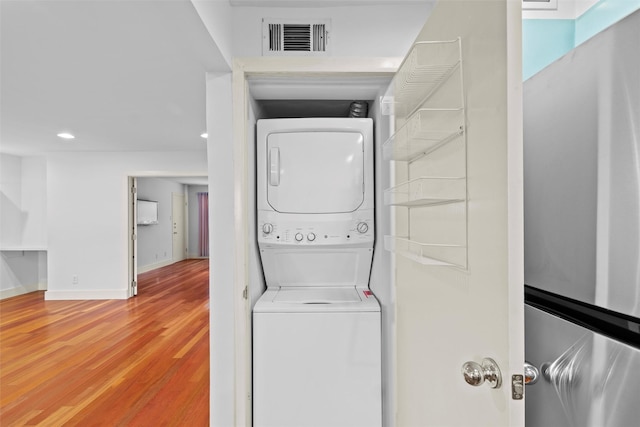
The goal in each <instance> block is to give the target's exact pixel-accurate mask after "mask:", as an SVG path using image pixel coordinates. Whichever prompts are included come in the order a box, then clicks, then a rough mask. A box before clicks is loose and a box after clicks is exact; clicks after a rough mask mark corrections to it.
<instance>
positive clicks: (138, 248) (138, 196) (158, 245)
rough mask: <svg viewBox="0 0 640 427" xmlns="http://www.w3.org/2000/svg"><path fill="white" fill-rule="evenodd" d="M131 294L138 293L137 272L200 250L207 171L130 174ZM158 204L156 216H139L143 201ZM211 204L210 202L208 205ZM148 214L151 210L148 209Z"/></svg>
mask: <svg viewBox="0 0 640 427" xmlns="http://www.w3.org/2000/svg"><path fill="white" fill-rule="evenodd" d="M128 185H129V190H128V193H129V204H128V205H129V208H128V218H129V219H128V224H129V226H128V228H127V229H128V236H127V241H128V245H129V257H128V263H129V268H128V271H129V296H130V297H132V296H135V295H136V294H137V281H138V274H142V273H146V272H148V271H152V270H155V269H158V268H161V267H165V266H168V265H171V264H174V263H176V262H179V261H182V260H185V259H191V258H207V257H206V256H202V255H201V252H200V251H199V240H200V238H199V234H200V230H199V228H200V227H201V224H200V221H199V218H198V215H199V211H200V203H201V202H200V201H199V200H198V196H197V195H198V193H201V192H208V177H207V176H206V175H205V174H198V175H197V176H196V175H193V176H191V175H186V174H185V175H181V176H166V175H150V174H140V175H138V176H131V177H129V178H128ZM142 200H144V201H145V202H144V204H145V205H149V204H151V205H155V206H156V210H157V211H156V217H155V218H152V219H151V220H150V219H149V218H148V217H145V218H144V219H143V218H140V215H141V211H140V210H139V208H140V203H141V202H140V201H142ZM207 207H208V206H207ZM147 216H148V213H147Z"/></svg>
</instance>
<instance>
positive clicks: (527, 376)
mask: <svg viewBox="0 0 640 427" xmlns="http://www.w3.org/2000/svg"><path fill="white" fill-rule="evenodd" d="M539 378H540V371H539V370H538V368H536V367H535V366H533V365H532V364H531V363H529V362H527V361H525V362H524V384H525V385H533V384H535V383H537V382H538V379H539Z"/></svg>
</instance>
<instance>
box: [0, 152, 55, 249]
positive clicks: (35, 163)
mask: <svg viewBox="0 0 640 427" xmlns="http://www.w3.org/2000/svg"><path fill="white" fill-rule="evenodd" d="M46 174H47V163H46V159H45V158H44V157H20V156H13V155H10V154H0V197H1V200H0V246H2V247H4V248H6V247H21V248H24V247H44V246H45V245H46V216H45V212H46V199H47V194H46Z"/></svg>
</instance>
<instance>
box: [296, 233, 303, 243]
mask: <svg viewBox="0 0 640 427" xmlns="http://www.w3.org/2000/svg"><path fill="white" fill-rule="evenodd" d="M302 239H304V236H303V235H302V233H296V242H302Z"/></svg>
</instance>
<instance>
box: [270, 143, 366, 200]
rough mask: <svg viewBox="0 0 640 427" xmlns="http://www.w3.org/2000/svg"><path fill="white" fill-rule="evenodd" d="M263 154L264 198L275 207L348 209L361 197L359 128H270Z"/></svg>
mask: <svg viewBox="0 0 640 427" xmlns="http://www.w3.org/2000/svg"><path fill="white" fill-rule="evenodd" d="M266 157H267V159H266V161H267V175H268V178H267V181H268V182H267V200H268V201H269V204H270V205H271V207H272V208H273V209H275V210H276V211H278V212H283V213H342V212H353V211H355V210H356V209H358V207H359V206H360V205H361V204H362V202H363V201H364V136H363V135H362V134H361V133H359V132H331V131H321V132H288V133H271V134H269V136H268V140H267V156H266Z"/></svg>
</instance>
